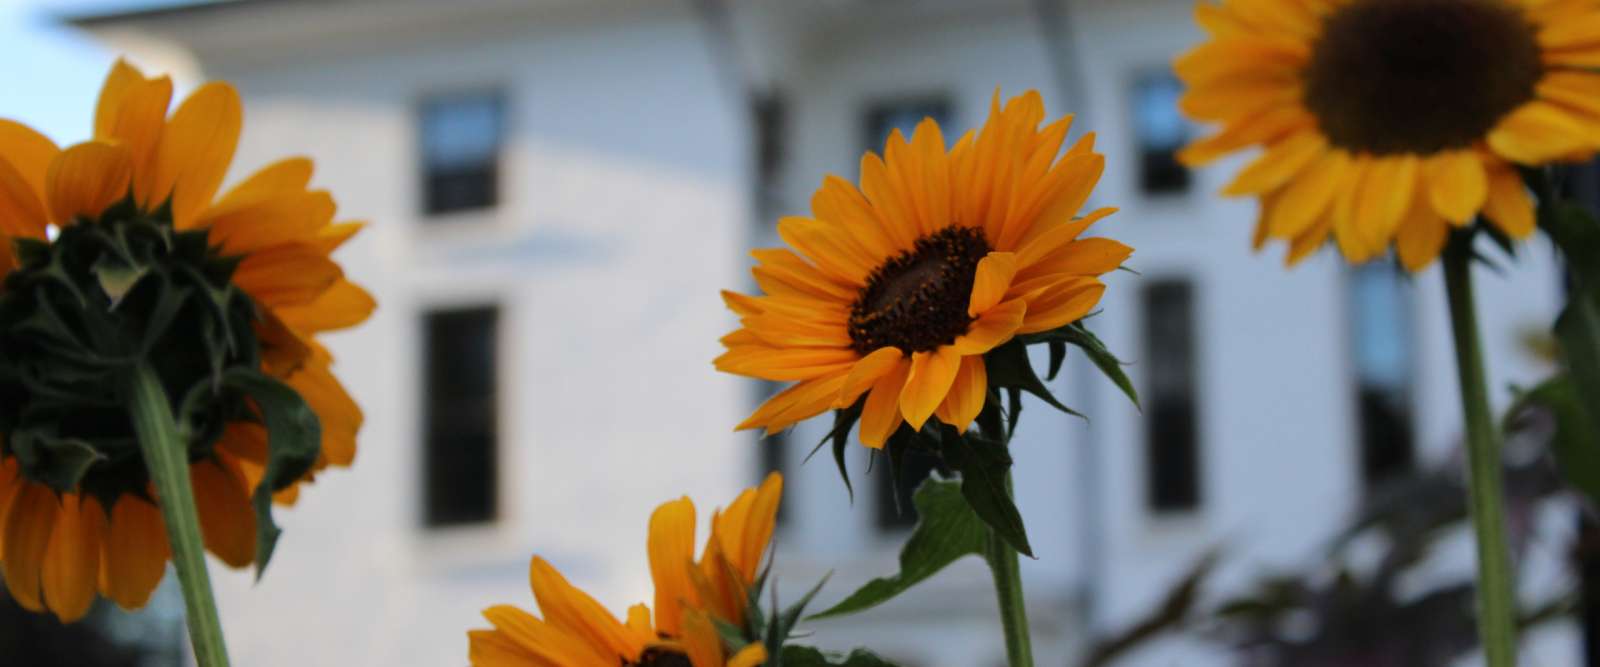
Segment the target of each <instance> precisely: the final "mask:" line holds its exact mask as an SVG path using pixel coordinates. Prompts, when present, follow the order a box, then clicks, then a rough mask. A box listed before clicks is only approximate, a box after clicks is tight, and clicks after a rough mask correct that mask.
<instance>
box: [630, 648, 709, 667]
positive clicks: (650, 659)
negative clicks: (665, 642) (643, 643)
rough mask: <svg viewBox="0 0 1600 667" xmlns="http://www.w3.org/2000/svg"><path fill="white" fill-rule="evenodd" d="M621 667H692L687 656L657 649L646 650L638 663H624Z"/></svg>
mask: <svg viewBox="0 0 1600 667" xmlns="http://www.w3.org/2000/svg"><path fill="white" fill-rule="evenodd" d="M622 665H623V667H694V665H693V664H691V663H690V662H689V656H686V655H684V654H682V653H673V652H671V651H668V650H665V649H659V648H647V649H645V650H644V654H643V655H640V656H639V661H638V662H624V663H622Z"/></svg>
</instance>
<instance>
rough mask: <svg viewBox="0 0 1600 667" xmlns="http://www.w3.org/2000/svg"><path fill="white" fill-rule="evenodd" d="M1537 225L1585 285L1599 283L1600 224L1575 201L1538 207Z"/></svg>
mask: <svg viewBox="0 0 1600 667" xmlns="http://www.w3.org/2000/svg"><path fill="white" fill-rule="evenodd" d="M1539 226H1540V227H1541V228H1543V229H1544V230H1545V233H1547V234H1549V235H1550V238H1551V240H1553V241H1555V243H1556V245H1557V246H1558V247H1560V248H1561V253H1562V254H1563V255H1566V257H1567V267H1568V269H1569V270H1571V271H1572V272H1573V273H1574V274H1575V275H1576V276H1577V277H1578V279H1579V280H1580V281H1581V282H1582V283H1583V284H1585V285H1600V223H1596V222H1595V219H1594V216H1592V215H1590V214H1589V211H1588V210H1587V209H1585V208H1584V207H1583V205H1581V204H1578V203H1575V202H1561V203H1559V204H1555V205H1550V206H1540V207H1539Z"/></svg>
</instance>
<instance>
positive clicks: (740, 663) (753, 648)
mask: <svg viewBox="0 0 1600 667" xmlns="http://www.w3.org/2000/svg"><path fill="white" fill-rule="evenodd" d="M766 661H767V649H766V647H765V646H762V645H760V644H751V645H749V646H746V647H744V648H742V649H739V652H738V653H735V654H733V657H732V658H728V665H727V667H760V665H762V664H764V663H766Z"/></svg>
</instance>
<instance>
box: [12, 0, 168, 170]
mask: <svg viewBox="0 0 1600 667" xmlns="http://www.w3.org/2000/svg"><path fill="white" fill-rule="evenodd" d="M170 4H178V2H175V1H174V0H0V118H9V119H12V120H17V121H21V122H23V123H26V124H28V125H29V126H31V127H33V128H34V129H37V130H39V131H41V132H43V133H45V134H46V135H48V136H49V137H50V138H51V139H54V140H56V143H58V144H59V143H72V142H75V141H80V140H82V139H85V138H87V136H88V133H89V123H90V119H91V118H92V117H93V114H94V100H95V96H96V95H98V94H99V92H100V83H101V81H102V80H103V79H104V77H105V74H106V71H107V70H109V69H110V67H111V63H112V61H113V60H115V59H116V54H114V53H111V52H110V51H108V50H106V49H104V48H102V47H101V46H99V45H98V44H96V43H95V42H94V41H93V40H92V39H91V38H90V37H89V36H88V35H86V34H84V33H82V32H78V31H76V30H74V29H72V28H70V27H67V26H64V25H62V24H61V22H60V20H59V18H58V17H60V16H64V15H78V14H86V13H94V12H103V11H115V10H125V9H130V8H144V7H151V6H158V5H170Z"/></svg>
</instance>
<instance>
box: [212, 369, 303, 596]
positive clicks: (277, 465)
mask: <svg viewBox="0 0 1600 667" xmlns="http://www.w3.org/2000/svg"><path fill="white" fill-rule="evenodd" d="M223 385H224V386H227V387H231V388H233V389H237V390H240V391H243V392H244V393H246V394H249V395H250V397H251V398H253V399H255V402H256V405H257V406H258V407H260V408H261V420H262V422H263V423H264V424H265V426H266V428H267V468H266V472H265V473H264V474H263V475H262V477H261V483H260V484H259V485H257V486H256V490H255V495H254V496H253V497H252V498H251V504H253V505H254V506H255V510H256V578H257V579H260V578H261V574H262V573H263V572H265V571H266V569H267V562H268V561H269V560H271V559H272V549H273V547H274V546H276V545H277V543H278V535H279V534H281V533H282V532H283V531H281V530H279V529H278V525H277V524H276V523H273V521H272V493H273V492H274V491H281V490H283V489H285V488H288V487H289V485H290V484H293V483H294V482H295V481H296V480H298V479H300V477H302V476H303V475H305V474H306V471H308V470H310V469H311V466H313V465H315V464H316V462H317V456H318V455H319V454H321V452H322V424H321V422H319V421H318V420H317V413H316V412H314V411H312V410H311V406H309V405H307V404H306V401H305V399H304V398H301V396H300V394H299V393H297V392H295V390H294V389H293V388H291V387H289V385H286V384H284V383H282V382H279V381H278V380H277V379H274V378H272V377H270V376H267V375H265V374H263V373H261V372H260V371H257V370H254V369H247V368H230V369H228V370H227V372H226V373H224V374H223Z"/></svg>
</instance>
